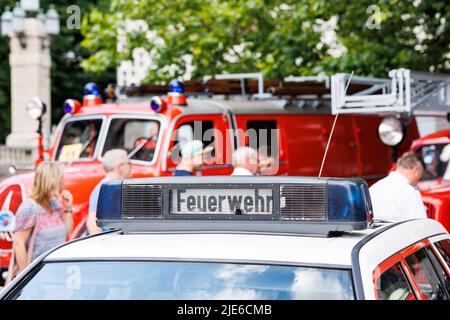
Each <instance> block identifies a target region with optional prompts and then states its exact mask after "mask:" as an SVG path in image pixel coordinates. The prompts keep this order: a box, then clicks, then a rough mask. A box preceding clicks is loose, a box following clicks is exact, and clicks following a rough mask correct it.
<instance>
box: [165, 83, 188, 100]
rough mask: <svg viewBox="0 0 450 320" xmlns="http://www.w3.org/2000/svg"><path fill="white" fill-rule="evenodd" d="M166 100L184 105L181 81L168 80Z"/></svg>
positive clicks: (184, 98)
mask: <svg viewBox="0 0 450 320" xmlns="http://www.w3.org/2000/svg"><path fill="white" fill-rule="evenodd" d="M167 102H168V103H170V104H175V105H179V106H185V105H186V96H185V95H184V85H183V82H182V81H179V80H172V81H170V83H169V92H168V93H167Z"/></svg>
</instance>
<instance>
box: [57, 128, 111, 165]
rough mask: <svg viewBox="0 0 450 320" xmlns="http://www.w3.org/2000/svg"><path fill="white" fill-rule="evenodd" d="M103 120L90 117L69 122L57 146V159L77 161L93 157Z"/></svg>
mask: <svg viewBox="0 0 450 320" xmlns="http://www.w3.org/2000/svg"><path fill="white" fill-rule="evenodd" d="M102 121H103V120H101V119H90V120H78V121H70V122H67V123H66V125H65V126H64V130H63V133H62V135H61V139H60V142H59V146H58V148H57V153H56V160H59V161H76V160H79V159H83V158H92V157H93V156H94V151H95V147H96V145H97V140H98V135H99V132H100V128H101V126H102Z"/></svg>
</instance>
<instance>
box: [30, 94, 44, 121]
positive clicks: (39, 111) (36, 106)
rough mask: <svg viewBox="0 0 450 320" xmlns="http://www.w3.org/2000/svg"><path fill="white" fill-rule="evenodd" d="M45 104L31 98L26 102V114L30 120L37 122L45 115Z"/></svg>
mask: <svg viewBox="0 0 450 320" xmlns="http://www.w3.org/2000/svg"><path fill="white" fill-rule="evenodd" d="M45 111H46V107H45V103H44V102H42V100H41V99H39V98H33V99H31V100H30V102H28V105H27V112H28V115H29V116H30V118H31V119H34V120H38V119H40V118H42V116H43V115H44V114H45Z"/></svg>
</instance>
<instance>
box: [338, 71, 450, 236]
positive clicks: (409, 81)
mask: <svg viewBox="0 0 450 320" xmlns="http://www.w3.org/2000/svg"><path fill="white" fill-rule="evenodd" d="M389 75H390V79H373V78H359V77H356V78H354V77H352V78H353V79H355V80H356V81H358V82H360V83H362V82H363V83H366V84H368V85H369V84H370V85H371V87H370V88H368V89H366V90H363V91H360V92H359V93H358V95H351V94H347V93H345V91H344V90H345V85H346V81H347V80H348V79H350V76H349V75H345V74H338V75H335V76H333V77H332V92H333V106H332V109H333V113H334V114H357V113H360V114H361V113H365V114H384V115H385V116H386V118H385V120H384V121H383V125H384V128H380V133H381V135H380V137H381V138H382V139H385V142H386V143H387V144H389V145H392V146H395V145H396V144H397V143H399V142H400V141H402V139H403V137H404V133H405V130H408V128H410V127H411V125H413V126H416V124H415V123H414V124H412V122H411V119H414V117H417V116H427V117H430V116H431V117H441V118H446V119H447V121H450V76H448V75H443V74H430V73H423V72H412V71H410V70H405V69H398V70H392V71H390V74H389ZM411 150H412V151H415V152H417V153H419V154H420V155H421V156H422V159H423V161H424V163H425V166H426V173H425V176H424V178H423V180H422V181H421V182H420V183H419V185H418V187H419V188H420V190H421V192H422V197H423V200H424V203H425V205H426V207H427V209H428V217H429V218H432V219H436V220H438V221H439V222H440V223H441V224H442V225H444V227H445V228H446V229H447V230H450V167H449V166H448V165H449V164H450V162H449V160H450V130H443V131H440V132H436V133H432V134H429V135H426V136H424V137H421V138H418V139H416V140H415V141H414V142H413V144H412V145H411Z"/></svg>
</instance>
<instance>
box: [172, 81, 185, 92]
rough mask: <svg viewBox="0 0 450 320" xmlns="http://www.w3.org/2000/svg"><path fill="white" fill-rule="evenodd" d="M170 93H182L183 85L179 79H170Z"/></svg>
mask: <svg viewBox="0 0 450 320" xmlns="http://www.w3.org/2000/svg"><path fill="white" fill-rule="evenodd" d="M171 93H178V94H183V93H184V85H183V82H181V81H179V80H172V81H170V83H169V94H171Z"/></svg>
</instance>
